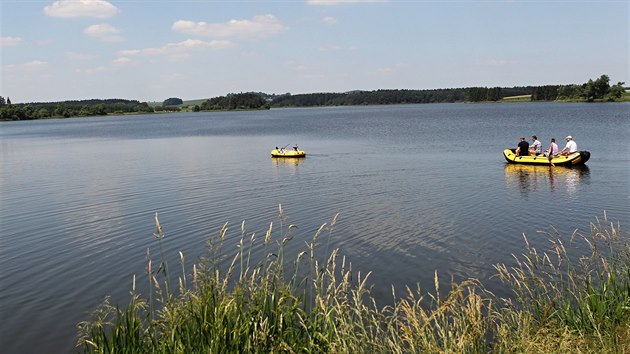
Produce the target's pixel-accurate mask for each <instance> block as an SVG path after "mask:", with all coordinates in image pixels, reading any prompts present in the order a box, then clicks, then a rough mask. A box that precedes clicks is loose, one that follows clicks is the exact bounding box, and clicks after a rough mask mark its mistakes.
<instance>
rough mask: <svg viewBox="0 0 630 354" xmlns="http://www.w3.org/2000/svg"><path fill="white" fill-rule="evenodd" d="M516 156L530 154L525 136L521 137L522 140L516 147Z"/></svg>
mask: <svg viewBox="0 0 630 354" xmlns="http://www.w3.org/2000/svg"><path fill="white" fill-rule="evenodd" d="M515 153H516V156H527V155H528V154H529V143H528V142H527V141H526V140H525V137H524V136H522V137H521V141H520V142H519V143H518V146H517V147H516V151H515Z"/></svg>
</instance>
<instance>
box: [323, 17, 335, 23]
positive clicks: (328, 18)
mask: <svg viewBox="0 0 630 354" xmlns="http://www.w3.org/2000/svg"><path fill="white" fill-rule="evenodd" d="M322 22H324V23H325V24H327V25H334V24H336V23H337V19H336V18H334V17H332V16H326V17H324V18H323V19H322Z"/></svg>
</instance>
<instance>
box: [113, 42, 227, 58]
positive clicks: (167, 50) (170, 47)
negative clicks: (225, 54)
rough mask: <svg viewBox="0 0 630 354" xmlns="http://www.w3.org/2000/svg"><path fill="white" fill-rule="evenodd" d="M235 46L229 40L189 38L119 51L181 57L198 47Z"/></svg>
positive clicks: (221, 47)
mask: <svg viewBox="0 0 630 354" xmlns="http://www.w3.org/2000/svg"><path fill="white" fill-rule="evenodd" d="M230 47H233V43H232V42H230V41H227V40H213V41H209V42H206V41H201V40H198V39H188V40H185V41H183V42H179V43H168V44H166V45H164V46H162V47H158V48H144V49H128V50H120V51H118V55H121V56H135V55H150V56H151V55H167V56H171V57H174V58H175V57H177V58H181V57H183V56H186V55H187V53H188V52H189V51H192V50H197V49H225V48H230Z"/></svg>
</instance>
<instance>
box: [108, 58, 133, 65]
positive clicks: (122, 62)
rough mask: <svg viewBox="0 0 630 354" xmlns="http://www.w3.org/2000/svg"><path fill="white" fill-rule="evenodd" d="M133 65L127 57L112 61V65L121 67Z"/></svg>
mask: <svg viewBox="0 0 630 354" xmlns="http://www.w3.org/2000/svg"><path fill="white" fill-rule="evenodd" d="M129 63H131V59H129V58H127V57H120V58H116V59H114V60H112V65H116V66H121V65H126V64H129Z"/></svg>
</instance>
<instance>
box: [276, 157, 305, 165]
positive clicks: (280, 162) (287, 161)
mask: <svg viewBox="0 0 630 354" xmlns="http://www.w3.org/2000/svg"><path fill="white" fill-rule="evenodd" d="M304 160H305V159H288V158H284V157H272V158H271V162H273V164H274V165H276V166H299V165H300V164H301V163H302V162H304Z"/></svg>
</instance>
